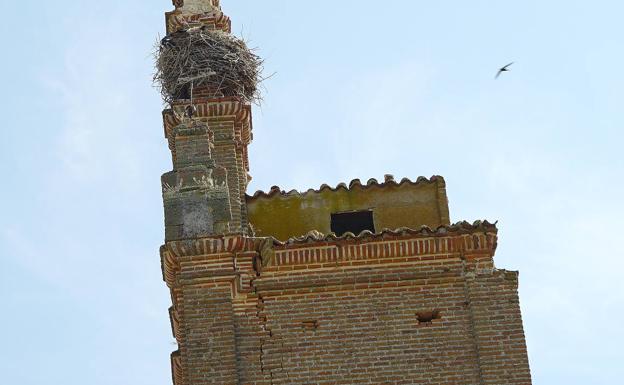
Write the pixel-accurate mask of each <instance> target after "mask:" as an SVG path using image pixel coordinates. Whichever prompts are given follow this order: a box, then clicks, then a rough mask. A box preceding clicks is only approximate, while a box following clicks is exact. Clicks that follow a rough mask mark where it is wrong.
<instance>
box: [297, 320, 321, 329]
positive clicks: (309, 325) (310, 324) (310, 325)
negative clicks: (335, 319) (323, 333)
mask: <svg viewBox="0 0 624 385" xmlns="http://www.w3.org/2000/svg"><path fill="white" fill-rule="evenodd" d="M301 326H302V327H303V328H304V329H306V330H316V329H318V327H319V322H318V321H316V320H314V321H303V322H302V323H301Z"/></svg>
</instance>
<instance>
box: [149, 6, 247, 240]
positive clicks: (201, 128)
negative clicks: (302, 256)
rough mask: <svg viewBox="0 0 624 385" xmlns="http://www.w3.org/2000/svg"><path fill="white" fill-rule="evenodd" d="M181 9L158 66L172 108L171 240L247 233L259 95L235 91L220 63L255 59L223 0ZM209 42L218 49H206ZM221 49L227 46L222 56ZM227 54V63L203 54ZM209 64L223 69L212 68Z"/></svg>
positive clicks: (172, 17)
mask: <svg viewBox="0 0 624 385" xmlns="http://www.w3.org/2000/svg"><path fill="white" fill-rule="evenodd" d="M173 3H174V5H175V10H174V11H171V12H168V13H167V14H166V24H167V36H166V37H165V39H163V41H162V43H161V47H160V54H159V55H160V56H159V61H158V65H159V75H160V76H161V78H160V79H158V80H160V81H161V84H162V83H164V86H163V95H164V96H165V100H167V101H168V102H169V104H170V108H168V109H165V110H164V111H163V120H164V127H165V136H166V138H167V140H168V142H169V148H170V150H171V154H172V159H173V171H171V172H169V173H167V174H165V175H163V178H162V185H163V200H164V206H165V225H166V240H167V241H172V240H182V239H191V238H197V237H202V236H215V235H222V234H247V232H248V227H249V226H248V218H247V209H246V205H245V191H246V189H247V185H248V183H249V181H250V179H251V178H250V176H249V174H248V170H249V162H248V156H247V147H248V145H249V143H250V142H251V139H252V134H251V129H252V123H251V104H250V98H251V94H250V93H249V92H250V91H249V90H248V89H247V90H245V91H243V90H239V89H233V86H232V84H233V83H236V82H237V81H238V79H232V78H231V76H230V75H231V74H230V73H228V72H227V71H231V68H225V69H224V68H223V67H219V65H224V67H226V66H225V65H226V64H228V63H221V62H220V61H219V60H221V58H222V57H227V55H228V54H230V55H236V54H242V55H250V56H251V57H255V56H254V55H252V54H250V52H249V51H248V50H247V47H246V46H244V43H242V42H241V41H240V40H238V39H236V38H234V37H232V36H231V35H230V30H231V23H230V19H229V18H228V17H227V16H225V15H224V14H223V12H222V11H221V7H220V5H219V1H218V0H175V1H174V2H173ZM207 39H208V40H209V41H210V44H212V46H210V47H206V46H204V44H205V42H206V40H207ZM214 44H216V45H221V46H219V48H218V49H217V50H214V49H213V48H212V47H213V46H214ZM237 50H238V51H237ZM222 52H225V54H222V55H221V57H219V58H218V59H219V60H211V59H212V58H210V57H203V56H202V55H204V56H205V55H212V54H214V55H218V54H220V53H222ZM182 60H185V63H182ZM202 60H203V62H202ZM204 62H209V63H216V64H215V65H214V66H213V68H205V67H206V66H205V65H203V66H202V65H201V64H202V63H204ZM194 64H199V65H198V66H197V68H196V67H194ZM202 67H204V68H202ZM243 70H245V68H243ZM202 71H203V72H202ZM163 79H165V81H164V82H163ZM253 81H255V79H252V83H253ZM228 82H230V83H228ZM239 91H240V92H239Z"/></svg>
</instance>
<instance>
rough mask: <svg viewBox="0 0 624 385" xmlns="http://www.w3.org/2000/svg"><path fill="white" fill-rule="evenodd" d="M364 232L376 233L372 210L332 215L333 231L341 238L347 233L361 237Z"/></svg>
mask: <svg viewBox="0 0 624 385" xmlns="http://www.w3.org/2000/svg"><path fill="white" fill-rule="evenodd" d="M364 230H369V231H371V232H373V233H374V232H375V223H374V222H373V211H372V210H365V211H352V212H348V213H336V214H332V215H331V231H332V232H333V233H335V234H336V235H337V236H339V237H340V236H343V235H345V233H353V234H355V235H359V234H360V233H361V232H362V231H364Z"/></svg>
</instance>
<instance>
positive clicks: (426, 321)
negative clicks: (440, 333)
mask: <svg viewBox="0 0 624 385" xmlns="http://www.w3.org/2000/svg"><path fill="white" fill-rule="evenodd" d="M416 319H417V320H418V324H419V325H431V324H433V321H434V320H438V319H442V315H441V314H440V311H439V310H433V311H422V312H418V313H416Z"/></svg>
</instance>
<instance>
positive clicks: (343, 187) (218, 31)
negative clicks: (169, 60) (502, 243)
mask: <svg viewBox="0 0 624 385" xmlns="http://www.w3.org/2000/svg"><path fill="white" fill-rule="evenodd" d="M174 5H175V10H174V11H172V12H169V13H167V14H166V24H167V34H168V36H167V37H166V38H165V39H164V40H163V46H166V48H167V47H168V48H171V47H175V44H176V43H175V42H172V41H174V39H173V38H174V37H175V36H180V34H194V33H200V32H197V31H201V33H203V34H205V36H209V35H210V34H215V35H214V36H218V37H219V38H220V39H221V38H223V39H225V40H224V41H229V40H227V39H230V38H229V37H228V36H229V35H228V34H229V33H230V29H231V28H230V20H229V19H228V17H227V16H225V15H224V14H223V12H222V10H221V7H220V4H219V1H218V0H175V1H174ZM184 36H186V35H184ZM202 36H204V35H202ZM219 44H220V43H219ZM235 46H236V47H238V45H235ZM228 47H230V46H228ZM178 48H179V47H178ZM217 48H219V47H217ZM228 49H229V48H228ZM243 54H244V52H243ZM184 63H189V62H188V61H185V62H184ZM209 64H210V62H208V64H207V66H209ZM188 65H189V66H191V64H188ZM200 67H201V66H200ZM186 70H187V68H182V69H181V73H185V74H186V72H185V71H186ZM189 71H190V69H189ZM189 71H187V72H189ZM193 71H195V72H194V73H193V75H192V76H191V75H189V76H186V75H185V76H180V77H178V78H176V81H175V82H173V83H169V84H173V86H171V85H170V86H169V88H168V90H172V89H175V92H174V91H171V92H170V93H169V94H167V95H168V97H169V99H168V102H169V103H170V108H168V109H166V110H165V111H164V112H163V120H164V127H165V136H166V138H167V140H168V142H169V148H170V150H171V153H172V159H173V170H172V171H171V172H169V173H166V174H165V175H163V178H162V183H163V202H164V210H165V245H164V246H162V248H161V260H162V269H163V277H164V280H165V282H166V283H167V286H168V287H169V289H170V291H171V298H172V303H173V306H172V307H171V308H170V318H171V324H172V330H173V335H174V337H175V338H176V340H177V342H178V346H179V349H178V350H177V351H176V352H174V353H173V354H172V355H171V362H172V371H173V381H174V384H175V385H207V384H227V385H230V384H266V385H269V384H301V385H303V384H328V385H329V384H432V385H433V384H436V385H440V384H447V385H451V384H457V385H460V384H461V385H468V384H480V385H481V384H487V385H505V384H514V385H529V384H531V377H530V371H529V365H528V359H527V353H526V346H525V339H524V332H523V326H522V319H521V315H520V307H519V301H518V294H517V286H518V274H517V273H516V272H509V271H505V270H499V269H496V268H495V266H494V261H493V257H494V252H495V249H496V244H497V229H496V226H495V225H493V224H490V223H488V222H486V221H485V222H481V221H479V222H475V223H473V224H469V223H466V222H461V223H458V224H455V225H451V224H450V219H449V209H448V202H447V196H446V183H445V181H444V179H443V178H442V177H439V176H434V177H432V178H422V177H421V178H419V179H418V180H416V181H411V180H408V179H403V180H401V181H398V180H395V179H394V177H393V176H391V175H387V176H386V177H385V178H384V180H383V181H382V182H378V181H377V180H375V179H371V180H369V181H368V182H366V183H362V182H361V181H359V180H354V181H352V182H351V183H350V184H349V185H347V184H340V185H338V186H336V187H330V186H327V185H323V186H321V188H320V189H318V190H308V191H307V192H305V193H299V192H297V191H291V192H285V191H282V190H281V189H280V188H278V187H274V188H272V189H271V190H270V191H269V192H266V193H265V192H257V193H255V194H254V195H253V196H251V195H247V194H246V189H247V185H248V182H249V179H250V177H249V174H248V170H249V164H248V158H247V147H248V145H249V143H250V141H251V138H252V135H251V130H252V123H251V106H250V103H249V98H246V97H245V94H244V92H242V93H237V92H238V91H232V90H230V89H229V88H228V89H224V88H219V87H216V86H215V84H217V85H218V86H221V85H222V84H224V80H226V79H227V80H232V79H231V76H230V75H229V74H228V75H226V74H222V73H220V71H219V70H214V68H193ZM200 78H201V79H204V78H205V79H213V80H214V79H217V80H218V81H217V82H216V83H215V82H212V83H211V82H210V81H205V82H204V81H199V80H197V79H200ZM189 79H191V80H189ZM189 81H190V82H191V86H190V88H189V87H188V84H187V83H188V82H189ZM183 83H184V84H185V85H184V87H182V86H180V87H177V86H178V85H180V84H183ZM235 83H236V79H233V84H235ZM215 87H216V88H215ZM230 91H232V92H230Z"/></svg>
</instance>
